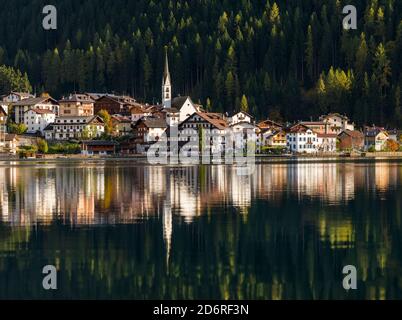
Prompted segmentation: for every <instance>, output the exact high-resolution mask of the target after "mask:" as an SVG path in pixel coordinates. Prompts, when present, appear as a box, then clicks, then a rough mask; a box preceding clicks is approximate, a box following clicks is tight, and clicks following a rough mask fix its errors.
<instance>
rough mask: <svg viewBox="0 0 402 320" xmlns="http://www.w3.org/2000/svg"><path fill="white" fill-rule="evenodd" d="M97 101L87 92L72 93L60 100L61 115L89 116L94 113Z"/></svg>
mask: <svg viewBox="0 0 402 320" xmlns="http://www.w3.org/2000/svg"><path fill="white" fill-rule="evenodd" d="M94 103H95V101H94V100H92V98H91V97H90V96H89V95H86V94H72V95H69V96H68V97H66V98H63V99H61V100H60V101H59V105H60V111H59V115H60V116H61V117H64V116H67V117H89V116H93V115H94Z"/></svg>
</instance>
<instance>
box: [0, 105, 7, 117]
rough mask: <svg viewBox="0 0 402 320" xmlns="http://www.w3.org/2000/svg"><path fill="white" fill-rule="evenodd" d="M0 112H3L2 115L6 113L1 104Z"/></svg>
mask: <svg viewBox="0 0 402 320" xmlns="http://www.w3.org/2000/svg"><path fill="white" fill-rule="evenodd" d="M0 113H1V114H4V115H7V112H6V110H4V108H3V107H2V106H0Z"/></svg>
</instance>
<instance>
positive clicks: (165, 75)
mask: <svg viewBox="0 0 402 320" xmlns="http://www.w3.org/2000/svg"><path fill="white" fill-rule="evenodd" d="M167 82H168V83H169V84H170V72H169V59H168V53H167V47H165V71H164V72H163V83H164V84H166V83H167Z"/></svg>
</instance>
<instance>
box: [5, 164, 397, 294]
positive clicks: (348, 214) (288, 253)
mask: <svg viewBox="0 0 402 320" xmlns="http://www.w3.org/2000/svg"><path fill="white" fill-rule="evenodd" d="M401 209H402V162H400V161H360V162H320V163H314V162H311V161H309V162H288V163H286V162H277V163H261V164H257V165H256V169H255V172H254V174H253V175H251V176H239V175H238V174H237V169H236V167H233V166H222V165H213V166H189V167H179V166H178V167H168V166H147V165H144V164H140V163H135V162H129V161H93V162H91V161H89V162H80V161H70V162H67V161H66V162H42V163H23V162H15V163H11V164H9V163H0V298H3V299H4V298H40V299H46V298H90V299H95V298H112V299H118V298H124V299H151V298H152V299H176V298H181V299H351V298H359V299H400V298H402V276H401V275H402V273H401V272H400V271H401V266H402V265H401V262H402V246H401V244H402V243H401V241H402V213H401ZM47 264H52V265H56V266H57V268H58V270H59V271H58V290H56V291H51V292H49V291H45V290H43V288H42V278H43V275H42V273H41V272H42V268H43V266H45V265H47ZM348 264H352V265H355V266H356V268H357V270H358V290H355V291H350V292H346V291H345V290H344V289H343V287H342V278H343V275H342V268H343V266H345V265H348Z"/></svg>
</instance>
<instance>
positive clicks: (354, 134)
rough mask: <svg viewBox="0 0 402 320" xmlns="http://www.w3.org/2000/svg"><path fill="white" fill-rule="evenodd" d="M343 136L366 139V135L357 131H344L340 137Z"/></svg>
mask: <svg viewBox="0 0 402 320" xmlns="http://www.w3.org/2000/svg"><path fill="white" fill-rule="evenodd" d="M342 134H346V135H348V136H350V137H352V138H364V134H363V133H362V132H360V131H357V130H353V131H352V130H344V131H342V132H341V133H340V134H339V135H338V136H341V135H342Z"/></svg>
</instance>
